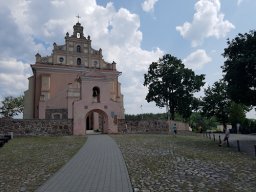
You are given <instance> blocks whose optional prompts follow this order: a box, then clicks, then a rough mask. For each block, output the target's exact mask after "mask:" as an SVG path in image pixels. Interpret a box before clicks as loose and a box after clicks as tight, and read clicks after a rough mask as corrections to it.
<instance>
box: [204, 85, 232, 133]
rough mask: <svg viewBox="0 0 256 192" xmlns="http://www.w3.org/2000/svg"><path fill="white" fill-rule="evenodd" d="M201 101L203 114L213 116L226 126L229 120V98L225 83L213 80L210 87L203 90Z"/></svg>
mask: <svg viewBox="0 0 256 192" xmlns="http://www.w3.org/2000/svg"><path fill="white" fill-rule="evenodd" d="M204 93H205V96H204V97H203V99H202V100H203V102H202V111H203V114H204V115H205V116H207V117H213V116H215V117H216V118H217V120H218V121H219V122H221V123H222V124H223V126H224V128H226V125H227V123H228V122H229V113H230V106H231V100H230V99H229V97H228V94H227V84H226V82H224V81H223V80H219V81H217V82H215V83H214V84H213V85H212V87H208V88H207V89H205V90H204Z"/></svg>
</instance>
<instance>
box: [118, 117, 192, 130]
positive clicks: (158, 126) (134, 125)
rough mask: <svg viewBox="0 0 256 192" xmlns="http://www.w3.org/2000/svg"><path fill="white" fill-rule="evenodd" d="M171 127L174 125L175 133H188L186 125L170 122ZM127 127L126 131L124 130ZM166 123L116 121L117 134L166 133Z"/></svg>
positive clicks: (157, 121) (155, 121)
mask: <svg viewBox="0 0 256 192" xmlns="http://www.w3.org/2000/svg"><path fill="white" fill-rule="evenodd" d="M170 123H171V127H172V125H173V124H174V123H176V127H177V131H178V132H179V131H189V125H188V124H187V123H183V122H178V121H171V122H170ZM126 125H127V130H126ZM168 130H169V129H168V122H167V121H164V120H146V121H125V120H123V119H122V120H119V121H118V132H119V133H124V132H128V133H168Z"/></svg>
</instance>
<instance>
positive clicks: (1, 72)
mask: <svg viewBox="0 0 256 192" xmlns="http://www.w3.org/2000/svg"><path fill="white" fill-rule="evenodd" d="M29 73H30V66H29V65H28V64H26V63H23V62H20V61H17V60H16V59H13V58H5V59H3V58H1V60H0V90H1V94H0V97H1V98H3V97H4V96H9V95H12V96H18V95H21V94H22V93H23V91H24V90H26V89H27V86H28V80H27V78H28V77H29Z"/></svg>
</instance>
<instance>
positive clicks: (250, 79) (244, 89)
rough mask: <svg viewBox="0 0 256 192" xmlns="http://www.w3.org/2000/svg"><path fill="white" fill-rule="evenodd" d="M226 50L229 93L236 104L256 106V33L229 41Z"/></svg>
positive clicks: (225, 68)
mask: <svg viewBox="0 0 256 192" xmlns="http://www.w3.org/2000/svg"><path fill="white" fill-rule="evenodd" d="M227 45H228V47H227V48H225V49H224V53H223V56H224V58H226V60H225V62H224V66H223V67H222V69H223V72H224V74H225V75H224V80H225V81H226V82H227V91H228V94H229V95H230V97H231V99H232V100H234V101H235V102H236V103H242V104H245V105H247V106H251V105H253V106H255V105H256V31H250V32H249V33H245V34H238V35H237V36H236V37H235V38H234V39H232V40H229V39H228V41H227Z"/></svg>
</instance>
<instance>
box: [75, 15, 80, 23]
mask: <svg viewBox="0 0 256 192" xmlns="http://www.w3.org/2000/svg"><path fill="white" fill-rule="evenodd" d="M76 17H77V19H78V23H79V19H80V18H81V17H80V16H79V14H78V15H77V16H76Z"/></svg>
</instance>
